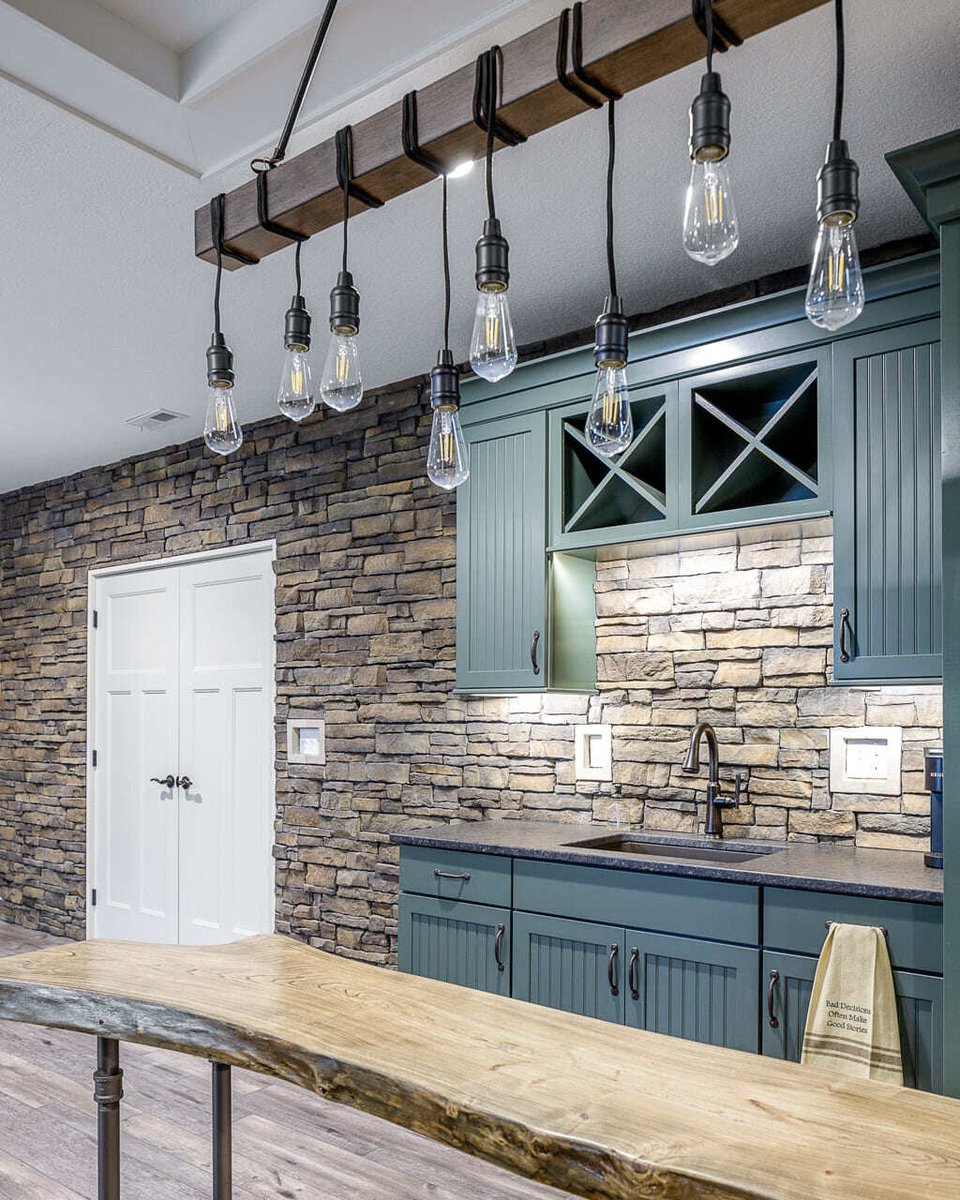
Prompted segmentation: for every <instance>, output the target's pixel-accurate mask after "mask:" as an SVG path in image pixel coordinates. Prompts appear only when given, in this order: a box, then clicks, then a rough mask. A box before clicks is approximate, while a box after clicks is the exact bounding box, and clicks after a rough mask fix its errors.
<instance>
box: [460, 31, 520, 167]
mask: <svg viewBox="0 0 960 1200" xmlns="http://www.w3.org/2000/svg"><path fill="white" fill-rule="evenodd" d="M498 79H499V80H500V91H501V92H502V88H503V82H502V81H503V51H502V50H501V49H500V47H499V46H491V47H490V49H489V50H484V52H483V53H482V54H480V55H478V56H477V65H476V68H475V71H474V79H473V121H474V124H475V125H476V126H477V127H478V128H479V129H481V130H483V132H484V133H485V134H486V136H487V144H488V145H490V142H491V134H492V135H493V136H494V137H496V138H498V139H499V140H500V141H501V142H503V144H504V145H505V146H519V145H520V143H521V142H525V141H526V140H527V135H526V134H525V133H521V132H520V130H519V129H514V128H513V126H512V125H509V124H507V122H506V121H504V120H503V118H502V117H499V116H498V115H497V90H498V89H497V80H498ZM491 94H492V99H491ZM500 103H501V104H502V103H503V96H502V94H501V96H500ZM490 152H491V153H492V151H490Z"/></svg>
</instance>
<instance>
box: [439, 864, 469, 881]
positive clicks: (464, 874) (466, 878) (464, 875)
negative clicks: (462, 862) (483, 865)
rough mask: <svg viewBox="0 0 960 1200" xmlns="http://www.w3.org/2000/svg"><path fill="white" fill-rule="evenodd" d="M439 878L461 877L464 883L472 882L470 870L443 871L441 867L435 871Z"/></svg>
mask: <svg viewBox="0 0 960 1200" xmlns="http://www.w3.org/2000/svg"><path fill="white" fill-rule="evenodd" d="M434 875H436V877H437V879H459V880H461V881H462V882H463V883H469V882H470V872H469V871H441V870H440V868H439V867H437V869H436V870H435V871H434Z"/></svg>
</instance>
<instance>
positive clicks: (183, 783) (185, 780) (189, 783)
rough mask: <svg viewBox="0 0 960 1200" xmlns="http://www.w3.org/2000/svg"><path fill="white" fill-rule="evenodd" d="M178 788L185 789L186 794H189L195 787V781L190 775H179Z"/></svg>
mask: <svg viewBox="0 0 960 1200" xmlns="http://www.w3.org/2000/svg"><path fill="white" fill-rule="evenodd" d="M177 787H180V788H183V790H184V791H185V792H189V791H190V789H191V788H192V787H193V780H192V779H191V778H190V776H189V775H178V776H177Z"/></svg>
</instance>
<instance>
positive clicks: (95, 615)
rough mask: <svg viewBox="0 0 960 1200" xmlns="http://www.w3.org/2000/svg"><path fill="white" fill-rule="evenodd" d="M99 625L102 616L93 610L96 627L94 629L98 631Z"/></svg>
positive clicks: (94, 625)
mask: <svg viewBox="0 0 960 1200" xmlns="http://www.w3.org/2000/svg"><path fill="white" fill-rule="evenodd" d="M99 624H100V614H99V613H98V612H97V610H96V609H94V610H93V627H94V629H96V628H97V626H98V625H99Z"/></svg>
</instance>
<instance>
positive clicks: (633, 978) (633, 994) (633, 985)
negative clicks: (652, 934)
mask: <svg viewBox="0 0 960 1200" xmlns="http://www.w3.org/2000/svg"><path fill="white" fill-rule="evenodd" d="M627 987H628V988H629V989H630V999H631V1000H639V999H640V950H639V947H637V946H633V947H632V948H631V950H630V962H629V963H628V964H627Z"/></svg>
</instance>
